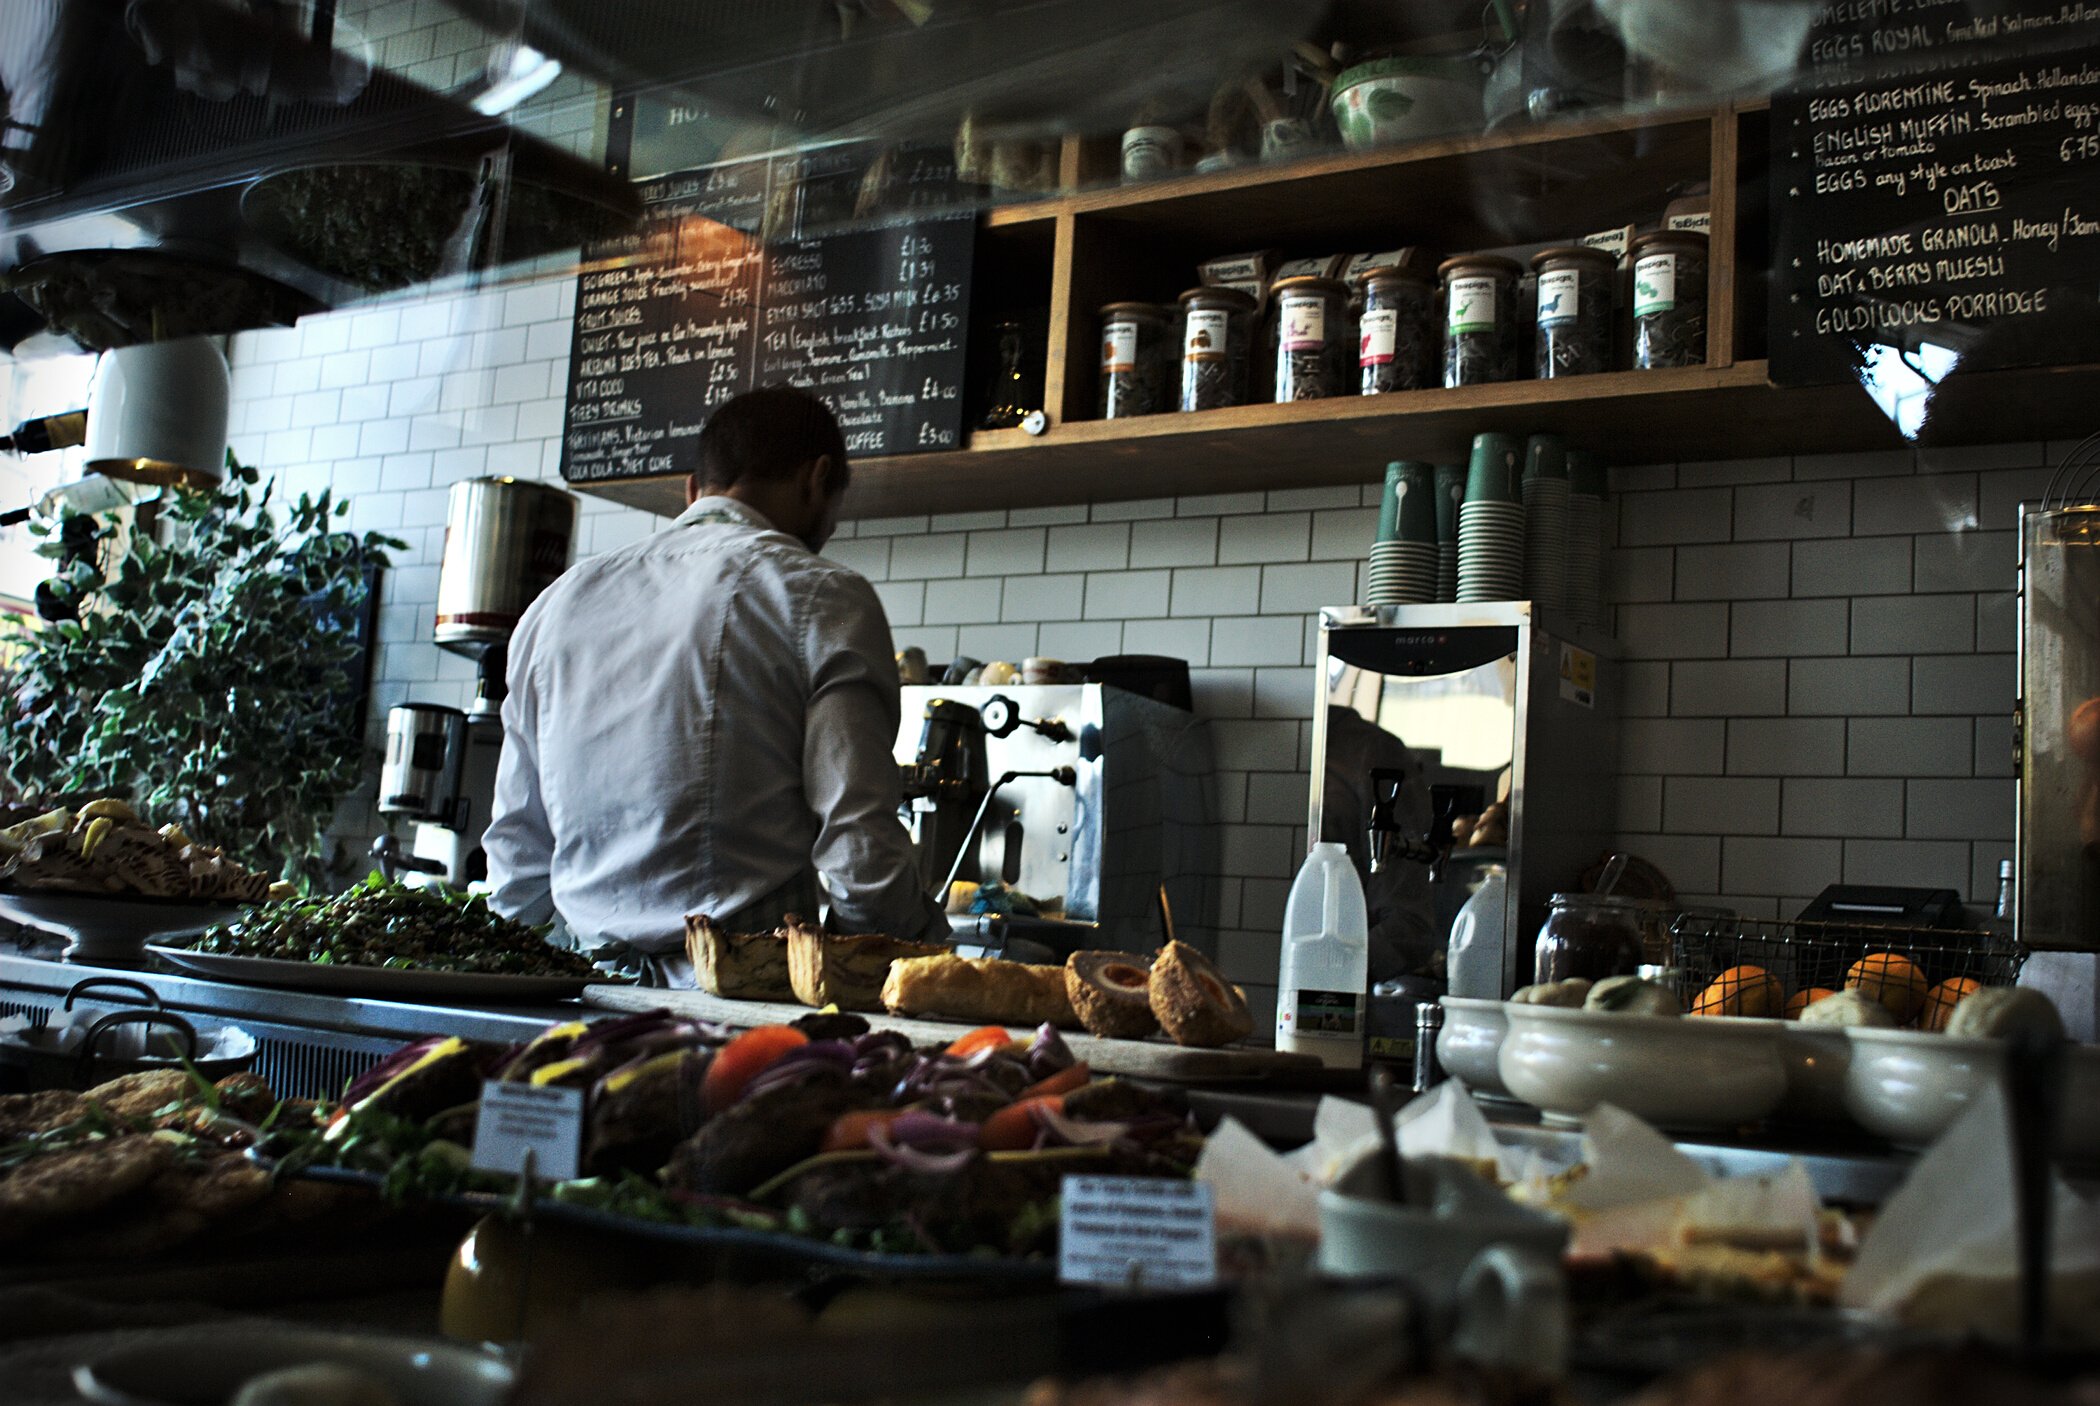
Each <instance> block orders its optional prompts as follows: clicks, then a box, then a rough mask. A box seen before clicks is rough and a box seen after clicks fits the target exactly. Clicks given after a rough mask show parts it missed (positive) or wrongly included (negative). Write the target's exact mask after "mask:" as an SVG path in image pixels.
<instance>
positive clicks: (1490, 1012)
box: [1436, 996, 1509, 1098]
mask: <svg viewBox="0 0 2100 1406" xmlns="http://www.w3.org/2000/svg"><path fill="white" fill-rule="evenodd" d="M1443 1006H1444V1028H1443V1029H1441V1030H1439V1031H1438V1032H1437V1037H1436V1058H1437V1063H1439V1064H1441V1065H1442V1066H1443V1067H1444V1072H1445V1073H1446V1074H1449V1075H1450V1076H1451V1077H1452V1078H1454V1079H1456V1080H1458V1082H1459V1083H1461V1084H1464V1085H1465V1086H1466V1087H1467V1088H1468V1089H1469V1090H1471V1091H1472V1092H1474V1093H1476V1094H1490V1095H1493V1096H1494V1097H1496V1098H1508V1097H1509V1086H1508V1085H1506V1084H1504V1083H1503V1082H1502V1067H1501V1058H1502V1041H1503V1039H1504V1038H1505V1037H1506V1036H1507V1035H1508V1034H1509V1019H1508V1017H1506V1016H1504V1015H1503V1014H1502V1002H1500V1001H1484V1000H1481V999H1480V998H1478V997H1474V996H1446V997H1444V1000H1443Z"/></svg>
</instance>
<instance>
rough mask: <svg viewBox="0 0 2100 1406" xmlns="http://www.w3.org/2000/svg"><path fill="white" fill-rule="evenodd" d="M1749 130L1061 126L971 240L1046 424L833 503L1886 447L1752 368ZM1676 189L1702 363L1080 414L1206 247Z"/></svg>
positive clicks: (1756, 176)
mask: <svg viewBox="0 0 2100 1406" xmlns="http://www.w3.org/2000/svg"><path fill="white" fill-rule="evenodd" d="M1766 121H1767V118H1766V114H1765V112H1764V105H1763V104H1762V103H1746V104H1743V105H1740V106H1737V107H1725V108H1720V109H1716V110H1712V111H1708V110H1703V109H1702V110H1690V111H1687V110H1666V111H1657V112H1645V113H1621V114H1614V115H1610V116H1606V117H1601V118H1596V119H1590V120H1584V121H1577V122H1569V123H1560V124H1554V125H1550V126H1543V127H1537V128H1524V129H1520V130H1517V131H1513V132H1507V133H1495V134H1488V135H1481V136H1467V137H1454V138H1449V139H1442V140H1437V141H1428V142H1421V143H1417V144H1415V145H1413V146H1409V147H1405V148H1396V149H1391V150H1385V151H1376V152H1353V153H1336V154H1333V155H1329V156H1323V157H1318V158H1313V159H1310V160H1306V161H1301V162H1298V163H1296V164H1294V165H1291V166H1288V167H1283V168H1271V167H1252V166H1250V167H1243V168H1239V169H1235V170H1231V171H1225V172H1220V173H1217V174H1213V175H1191V176H1184V177H1179V178H1176V179H1172V180H1165V181H1159V182H1155V183H1151V184H1148V185H1144V186H1135V187H1120V186H1113V185H1109V186H1098V183H1099V182H1100V181H1101V180H1102V177H1103V176H1104V174H1105V172H1104V169H1103V168H1104V163H1112V160H1113V153H1112V152H1108V151H1106V150H1105V149H1104V147H1103V144H1101V143H1098V142H1088V141H1085V140H1081V139H1072V140H1068V141H1067V143H1066V146H1065V152H1064V160H1063V165H1062V170H1063V176H1064V182H1065V185H1066V186H1067V187H1068V188H1080V187H1083V186H1085V185H1087V184H1088V183H1090V182H1091V183H1096V184H1097V186H1098V188H1094V189H1077V193H1075V194H1070V195H1066V196H1062V197H1059V198H1056V199H1051V200H1044V201H1040V202H1037V203H1033V204H1028V205H1019V206H1014V207H1009V208H1003V209H998V210H993V211H991V212H989V213H988V214H987V215H986V216H985V217H984V218H983V220H982V226H981V227H982V231H983V233H982V238H981V240H980V244H979V250H980V252H979V280H978V282H979V287H978V288H977V289H976V299H977V301H978V302H979V303H980V304H982V307H981V309H980V313H981V314H983V315H988V316H993V317H1005V316H1014V315H1018V314H1020V313H1021V312H1023V311H1024V310H1026V309H1027V308H1029V307H1031V306H1033V307H1035V308H1036V309H1038V310H1040V309H1041V308H1043V307H1044V306H1045V305H1047V309H1048V311H1047V335H1046V337H1045V345H1044V348H1043V354H1044V401H1043V406H1044V413H1045V418H1046V420H1047V422H1048V424H1047V427H1046V429H1045V430H1044V432H1043V433H1042V434H1040V435H1030V434H1028V433H1026V432H1024V431H1022V430H994V431H979V432H977V433H975V434H972V435H970V436H969V439H968V443H967V445H966V447H964V448H962V449H957V450H950V451H946V452H942V453H933V454H905V455H893V456H888V457H883V458H873V459H865V460H861V461H858V462H857V464H856V473H855V481H854V487H853V491H852V493H851V494H850V495H849V497H848V500H847V507H846V511H847V514H848V516H851V517H856V518H872V517H892V516H906V515H912V514H920V513H939V512H955V511H969V510H977V509H986V508H1021V507H1043V506H1050V505H1057V504H1071V503H1086V502H1108V501H1116V500H1129V499H1143V498H1166V497H1175V496H1180V495H1184V494H1196V493H1222V492H1240V491H1249V490H1262V489H1276V488H1292V487H1310V486H1318V485H1332V484H1344V483H1369V482H1373V481H1375V480H1377V479H1378V478H1379V477H1380V476H1381V474H1382V472H1383V470H1384V466H1385V464H1386V463H1387V462H1388V461H1390V460H1393V459H1426V460H1431V461H1435V462H1452V461H1454V460H1459V459H1462V458H1463V457H1464V455H1465V451H1466V446H1467V445H1468V443H1469V442H1470V440H1471V438H1472V436H1473V435H1475V434H1478V433H1480V432H1482V431H1486V430H1501V431H1510V432H1516V433H1538V432H1552V433H1557V434H1561V435H1565V436H1566V437H1567V438H1568V440H1569V441H1570V442H1571V443H1574V444H1578V445H1582V446H1585V447H1588V448H1591V449H1594V450H1596V451H1597V452H1599V453H1600V454H1602V455H1603V456H1604V458H1605V460H1606V461H1607V462H1609V463H1655V462H1669V461H1694V460H1701V459H1737V458H1752V457H1761V456H1766V455H1780V454H1812V453H1827V452H1837V451H1850V450H1863V449H1886V448H1894V447H1898V446H1900V445H1902V444H1903V443H1904V442H1905V441H1904V439H1903V438H1902V436H1901V435H1900V434H1899V433H1898V432H1897V429H1896V427H1895V425H1894V424H1893V422H1892V421H1891V419H1890V417H1889V416H1888V415H1887V414H1886V413H1884V412H1883V411H1882V410H1881V409H1880V408H1879V407H1878V406H1877V405H1876V404H1875V403H1874V401H1873V399H1872V398H1871V397H1870V395H1869V394H1868V393H1867V391H1865V390H1863V389H1862V388H1860V387H1859V386H1856V385H1844V386H1822V387H1811V388H1805V389H1793V388H1781V387H1776V386H1774V385H1772V384H1771V382H1770V381H1769V380H1768V379H1767V375H1766V363H1765V361H1764V360H1763V359H1762V357H1763V338H1762V326H1763V321H1764V308H1763V298H1764V291H1763V285H1762V283H1761V281H1760V280H1758V279H1756V278H1754V277H1738V270H1739V269H1741V270H1746V271H1750V270H1756V269H1758V268H1760V267H1761V266H1762V265H1763V263H1764V262H1765V260H1766V259H1767V258H1768V257H1769V255H1768V253H1767V251H1768V249H1769V247H1770V238H1769V230H1768V229H1767V228H1766V227H1765V224H1764V221H1765V218H1766V216H1765V213H1764V200H1763V195H1762V191H1763V184H1764V181H1765V171H1764V166H1763V158H1764V149H1765V141H1766ZM1695 180H1703V181H1707V182H1709V183H1710V186H1711V192H1712V194H1711V202H1712V236H1711V258H1710V270H1709V291H1708V344H1709V345H1708V362H1707V364H1706V365H1705V366H1700V367H1687V368H1683V369H1678V370H1669V371H1614V372H1608V373H1604V374H1600V375H1593V376H1579V377H1571V378H1567V379H1562V380H1552V381H1532V380H1521V381H1509V382H1504V383H1500V384H1497V385H1488V386H1469V387H1464V388H1460V389H1449V390H1447V389H1432V390H1418V391H1403V392H1397V393H1394V394H1391V395H1382V396H1354V395H1351V396H1340V397H1336V398H1333V399H1328V400H1315V401H1300V402H1296V403H1289V404H1280V405H1277V404H1259V405H1243V406H1236V407H1233V408H1230V409H1223V410H1210V411H1204V412H1201V413H1198V414H1175V413H1169V414H1162V415H1152V416H1144V417H1139V418H1133V419H1123V420H1114V421H1102V420H1096V419H1093V418H1092V416H1093V413H1094V401H1095V395H1096V384H1095V378H1096V374H1097V366H1096V359H1097V355H1098V351H1097V349H1098V345H1099V342H1098V328H1097V327H1096V325H1095V323H1096V310H1097V309H1098V308H1099V307H1100V306H1101V305H1102V304H1103V303H1106V302H1110V301H1114V300H1117V299H1122V298H1144V299H1152V300H1157V301H1166V300H1169V299H1171V298H1173V297H1174V296H1175V295H1176V294H1178V293H1179V292H1180V291H1181V289H1183V288H1185V287H1187V286H1189V285H1190V284H1192V283H1193V282H1194V281H1195V268H1196V265H1197V263H1198V262H1199V261H1200V260H1201V259H1203V258H1208V257H1212V256H1215V255H1219V254H1224V253H1229V252H1232V251H1235V250H1247V249H1262V248H1280V249H1283V250H1285V251H1286V252H1288V253H1291V254H1303V253H1318V252H1323V251H1331V250H1335V249H1376V248H1392V247H1395V246H1398V245H1403V244H1410V243H1418V244H1422V245H1425V246H1428V247H1431V248H1438V249H1444V250H1451V251H1457V250H1464V249H1469V248H1492V247H1498V246H1510V245H1523V244H1527V243H1536V242H1539V241H1545V240H1555V239H1567V238H1572V237H1573V236H1574V235H1576V234H1578V233H1580V232H1582V231H1585V230H1592V229H1600V228H1609V227H1612V226H1614V225H1619V224H1626V223H1643V222H1645V223H1652V222H1653V221H1654V220H1655V218H1656V217H1657V215H1659V213H1660V210H1661V206H1662V203H1663V200H1664V194H1663V193H1664V192H1665V191H1666V190H1668V189H1670V188H1672V187H1679V186H1682V185H1684V184H1686V183H1688V182H1691V181H1695ZM1957 379H1958V380H1960V382H1961V384H1959V385H1956V384H1954V383H1953V382H1950V383H1949V384H1948V385H1946V386H1944V387H1942V388H1941V389H1940V390H1939V391H1938V392H1937V393H1936V394H1935V398H1934V409H1933V416H1932V421H1931V429H1930V433H1929V438H1930V439H1931V440H1932V441H1934V442H1942V443H1969V442H1984V441H1991V440H2006V439H2022V440H2031V439H2037V438H2054V437H2059V436H2062V435H2068V434H2072V433H2077V434H2083V433H2084V432H2085V429H2086V428H2087V426H2086V423H2085V422H2086V419H2087V414H2086V408H2087V407H2089V406H2091V405H2092V404H2094V403H2095V398H2096V397H2100V367H2092V366H2082V367H2067V368H2059V369H2050V370H2033V371H1998V372H1987V373H1983V374H1980V375H1974V374H1972V375H1967V376H1965V377H1960V378H1957ZM570 486H571V487H573V488H575V489H577V490H578V491H580V492H585V493H591V494H594V495H597V496H600V497H603V498H607V499H611V500H613V501H616V502H620V503H625V504H628V505H630V506H633V507H638V508H644V509H647V510H649V511H651V512H656V513H662V514H667V515H670V514H676V513H677V512H678V511H680V509H681V508H682V507H683V506H684V486H683V482H682V480H680V479H674V478H661V479H625V480H617V481H611V482H599V483H576V484H572V485H570Z"/></svg>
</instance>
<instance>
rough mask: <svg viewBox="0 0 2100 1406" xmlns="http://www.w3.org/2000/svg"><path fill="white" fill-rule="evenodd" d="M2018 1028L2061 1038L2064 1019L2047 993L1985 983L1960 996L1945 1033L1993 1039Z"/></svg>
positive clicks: (1959, 1037)
mask: <svg viewBox="0 0 2100 1406" xmlns="http://www.w3.org/2000/svg"><path fill="white" fill-rule="evenodd" d="M2022 1030H2027V1031H2032V1032H2033V1033H2034V1034H2036V1035H2047V1036H2055V1037H2056V1038H2058V1039H2061V1038H2062V1037H2063V1033H2064V1019H2063V1017H2062V1016H2060V1015H2058V1014H2057V1013H2056V1004H2055V1003H2054V1002H2053V1001H2051V1000H2050V999H2049V998H2048V997H2047V996H2044V995H2043V994H2042V993H2041V992H2039V991H2030V990H2028V989H2027V988H2025V987H2021V986H1986V987H1985V988H1984V989H1983V990H1981V991H1978V992H1976V993H1975V994H1974V995H1971V996H1965V997H1963V998H1962V1002H1961V1004H1960V1005H1958V1006H1956V1007H1955V1008H1954V1014H1953V1015H1952V1016H1951V1017H1949V1018H1948V1020H1947V1033H1948V1034H1949V1035H1952V1036H1954V1037H1955V1038H1957V1039H1965V1038H1966V1039H1975V1038H1978V1037H1982V1038H1986V1039H1996V1038H1999V1037H2002V1036H2006V1035H2012V1034H2015V1033H2017V1032H2019V1031H2022Z"/></svg>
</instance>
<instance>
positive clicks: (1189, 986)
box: [1150, 942, 1254, 1045]
mask: <svg viewBox="0 0 2100 1406" xmlns="http://www.w3.org/2000/svg"><path fill="white" fill-rule="evenodd" d="M1150 987H1151V998H1152V1014H1153V1015H1154V1016H1156V1017H1157V1018H1158V1020H1159V1028H1160V1029H1162V1030H1164V1031H1166V1032H1167V1036H1168V1038H1170V1039H1172V1040H1173V1041H1174V1043H1175V1044H1177V1045H1229V1044H1231V1043H1232V1042H1233V1041H1234V1040H1244V1039H1245V1038H1247V1036H1248V1035H1249V1034H1251V1033H1252V1032H1253V1030H1254V1017H1253V1016H1252V1015H1251V1014H1249V1013H1248V1010H1247V995H1246V993H1245V992H1243V991H1241V990H1240V989H1239V987H1237V986H1234V985H1233V984H1232V983H1231V982H1229V981H1227V980H1226V979H1225V977H1224V974H1223V973H1221V972H1220V971H1219V970H1218V969H1217V967H1216V966H1214V965H1213V964H1212V963H1211V960H1210V958H1208V957H1206V956H1204V955H1203V954H1202V953H1201V952H1198V951H1197V950H1196V949H1195V948H1193V947H1191V946H1189V945H1188V944H1187V943H1186V942H1169V943H1168V944H1167V945H1166V946H1164V947H1162V948H1160V949H1159V955H1158V956H1156V957H1154V958H1153V959H1152V980H1151V983H1150Z"/></svg>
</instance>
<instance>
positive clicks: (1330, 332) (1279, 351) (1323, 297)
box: [1269, 275, 1350, 403]
mask: <svg viewBox="0 0 2100 1406" xmlns="http://www.w3.org/2000/svg"><path fill="white" fill-rule="evenodd" d="M1269 295H1270V297H1271V298H1273V299H1274V300H1275V303H1276V399H1277V401H1278V402H1279V403H1281V402H1283V401H1287V400H1324V399H1326V398H1327V397H1328V396H1335V395H1341V394H1343V393H1344V390H1345V388H1346V387H1347V385H1348V382H1349V377H1348V374H1347V370H1346V368H1347V365H1348V351H1347V348H1348V345H1349V340H1350V339H1349V301H1348V300H1349V290H1348V289H1347V288H1345V287H1343V286H1342V285H1341V284H1340V283H1338V282H1336V281H1335V280H1334V279H1331V278H1320V277H1318V276H1315V275H1307V276H1305V277H1301V278H1285V279H1281V280H1279V281H1278V282H1277V283H1276V284H1275V286H1274V287H1272V288H1271V289H1270V290H1269Z"/></svg>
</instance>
